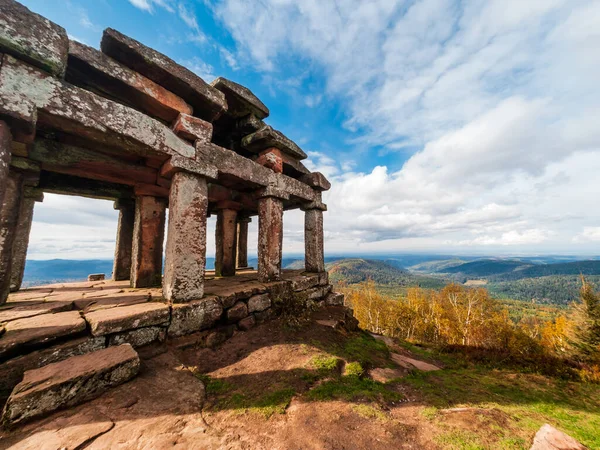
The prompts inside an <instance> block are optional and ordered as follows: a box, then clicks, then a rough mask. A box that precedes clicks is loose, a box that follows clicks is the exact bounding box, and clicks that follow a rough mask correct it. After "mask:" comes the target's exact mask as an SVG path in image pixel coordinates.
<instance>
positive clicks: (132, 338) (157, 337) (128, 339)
mask: <svg viewBox="0 0 600 450" xmlns="http://www.w3.org/2000/svg"><path fill="white" fill-rule="evenodd" d="M166 331H167V329H166V328H165V327H146V328H138V329H136V330H130V331H126V332H124V333H118V334H113V335H111V336H109V337H108V345H121V344H131V346H132V347H134V348H137V347H142V346H144V345H148V344H151V343H152V342H155V341H159V342H162V341H164V340H165V337H166V334H167V333H166Z"/></svg>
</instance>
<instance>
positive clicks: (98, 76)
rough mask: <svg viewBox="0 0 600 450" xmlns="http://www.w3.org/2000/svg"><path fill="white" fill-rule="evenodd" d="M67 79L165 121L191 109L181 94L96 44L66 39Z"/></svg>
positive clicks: (188, 112)
mask: <svg viewBox="0 0 600 450" xmlns="http://www.w3.org/2000/svg"><path fill="white" fill-rule="evenodd" d="M66 80H67V81H68V82H69V83H73V84H75V85H77V86H81V87H83V88H86V89H89V90H92V91H96V92H100V93H101V94H102V95H106V96H107V97H110V98H115V99H118V100H120V101H122V102H123V103H125V104H127V105H130V106H132V107H133V108H135V109H138V110H140V111H143V112H144V113H147V114H148V115H150V116H154V117H158V118H159V119H162V120H164V121H166V122H172V121H174V120H176V119H177V116H178V115H179V113H184V114H191V113H192V111H193V109H192V107H191V106H190V105H188V104H187V103H186V102H185V101H184V100H183V99H182V98H181V97H179V96H177V95H175V94H173V93H172V92H170V91H168V90H166V89H165V88H163V87H162V86H160V85H158V84H156V83H155V82H154V81H152V80H150V79H148V78H146V77H145V76H143V75H141V74H139V73H137V72H135V71H133V70H131V69H129V68H128V67H126V66H124V65H122V64H120V63H118V62H117V61H115V60H114V59H112V58H110V57H108V56H106V55H105V54H104V53H102V52H101V51H99V50H96V49H95V48H92V47H88V46H87V45H84V44H81V43H79V42H77V41H73V40H71V41H70V42H69V64H68V66H67V74H66Z"/></svg>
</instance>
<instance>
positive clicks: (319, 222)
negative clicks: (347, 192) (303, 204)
mask: <svg viewBox="0 0 600 450" xmlns="http://www.w3.org/2000/svg"><path fill="white" fill-rule="evenodd" d="M323 236H324V234H323V211H321V210H320V209H309V210H307V211H305V212H304V267H305V268H306V271H307V272H317V273H319V272H325V255H324V250H323V245H324V243H323Z"/></svg>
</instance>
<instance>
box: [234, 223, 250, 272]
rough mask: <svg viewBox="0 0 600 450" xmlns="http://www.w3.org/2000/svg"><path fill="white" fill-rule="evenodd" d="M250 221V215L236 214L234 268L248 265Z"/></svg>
mask: <svg viewBox="0 0 600 450" xmlns="http://www.w3.org/2000/svg"><path fill="white" fill-rule="evenodd" d="M251 221H252V219H251V218H250V217H239V216H238V219H237V251H236V259H237V262H236V268H241V267H248V224H249V223H250V222H251Z"/></svg>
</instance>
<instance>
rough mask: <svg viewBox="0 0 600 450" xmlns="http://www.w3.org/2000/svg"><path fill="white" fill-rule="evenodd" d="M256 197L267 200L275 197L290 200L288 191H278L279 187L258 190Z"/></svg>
mask: <svg viewBox="0 0 600 450" xmlns="http://www.w3.org/2000/svg"><path fill="white" fill-rule="evenodd" d="M256 197H257V198H259V199H261V198H266V197H274V198H278V199H280V200H289V199H290V194H288V193H287V192H286V191H284V190H282V189H278V188H277V187H274V186H267V187H265V188H262V189H259V190H257V191H256Z"/></svg>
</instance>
